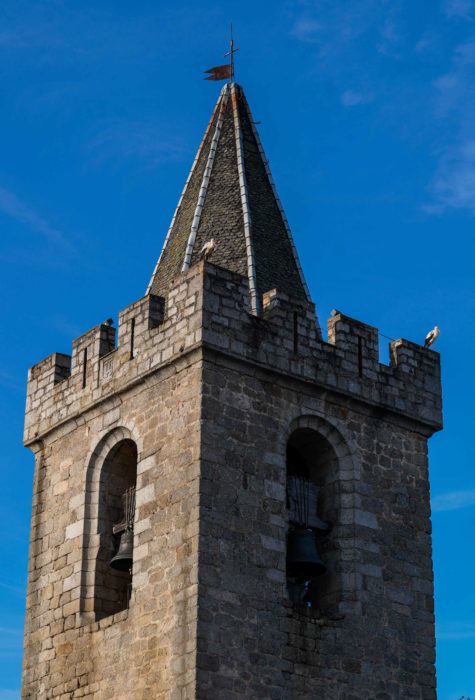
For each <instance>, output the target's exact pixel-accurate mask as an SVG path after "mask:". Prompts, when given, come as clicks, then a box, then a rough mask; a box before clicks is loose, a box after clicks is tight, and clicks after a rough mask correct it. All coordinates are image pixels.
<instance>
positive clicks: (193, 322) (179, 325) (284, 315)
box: [24, 262, 442, 444]
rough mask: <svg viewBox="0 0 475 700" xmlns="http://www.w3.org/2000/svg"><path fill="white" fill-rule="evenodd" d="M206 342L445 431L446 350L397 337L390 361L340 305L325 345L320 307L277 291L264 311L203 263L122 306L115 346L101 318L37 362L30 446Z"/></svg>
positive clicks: (228, 275)
mask: <svg viewBox="0 0 475 700" xmlns="http://www.w3.org/2000/svg"><path fill="white" fill-rule="evenodd" d="M200 344H202V345H203V346H204V347H205V348H206V347H207V348H213V349H215V350H217V351H220V352H223V353H227V354H230V355H232V356H234V357H237V358H240V359H242V360H245V361H247V362H253V363H257V364H258V365H260V366H267V367H268V368H269V369H272V370H274V371H280V372H283V373H285V374H287V375H290V376H293V377H295V378H300V379H301V380H303V381H305V382H310V383H312V384H316V385H318V386H321V388H322V389H326V390H331V391H333V392H337V393H340V394H341V393H342V394H345V395H346V396H348V397H349V398H352V399H354V400H357V401H363V402H365V403H367V404H370V405H373V406H374V407H375V408H376V407H377V409H378V410H379V411H381V410H385V409H386V410H388V411H394V412H396V413H398V414H402V415H405V416H407V417H409V418H411V419H413V420H417V421H419V423H420V424H421V426H425V430H426V431H427V430H428V431H429V432H433V431H434V430H438V429H440V428H441V425H442V405H441V386H440V363H439V355H438V353H436V352H434V351H433V350H429V349H425V348H423V347H422V346H419V345H417V344H415V343H411V342H409V341H407V340H403V339H399V340H395V341H393V342H392V343H391V344H390V365H389V366H388V365H384V364H382V363H380V362H379V351H378V348H379V337H378V330H377V329H376V328H374V327H372V326H369V325H367V324H364V323H361V322H360V321H356V320H354V319H352V318H349V317H348V316H345V315H343V314H341V313H339V312H334V315H333V316H332V317H331V318H330V320H329V322H328V342H325V341H323V340H322V339H321V337H320V333H319V330H318V326H317V325H316V323H315V310H314V307H313V305H311V304H307V303H305V302H302V301H301V300H296V299H292V298H291V297H289V296H288V295H286V294H283V293H279V291H278V290H275V289H274V290H269V291H268V292H267V293H266V294H264V297H263V312H262V315H261V316H259V317H257V316H255V315H253V314H252V313H251V311H250V308H249V294H248V282H247V279H246V278H245V277H243V276H241V275H238V274H236V273H233V272H230V271H228V270H224V269H223V268H219V267H216V266H213V265H211V264H209V263H204V262H202V263H200V264H197V265H195V266H193V267H192V268H191V269H190V270H189V271H188V272H186V273H184V274H182V275H179V276H178V277H177V278H176V279H175V280H174V281H173V283H172V286H171V288H170V292H169V295H168V297H167V299H166V301H165V300H164V299H163V298H161V297H157V296H154V295H147V296H145V297H143V298H142V299H139V300H138V301H136V302H134V303H133V304H131V305H130V306H128V307H126V308H125V309H124V310H122V311H121V312H120V314H119V327H118V344H117V347H116V346H115V329H114V328H113V327H111V326H110V325H107V324H101V325H98V326H96V327H95V328H93V329H92V330H90V331H88V332H87V333H85V334H84V335H82V336H80V337H79V338H77V339H76V340H75V341H74V342H73V353H72V358H70V357H69V356H68V355H64V354H60V353H54V354H53V355H50V356H49V357H47V358H46V359H45V360H43V361H42V362H40V363H39V364H37V365H35V366H34V367H32V368H31V370H30V372H29V380H28V395H27V410H26V421H25V436H24V439H25V443H26V444H30V443H32V442H34V441H35V440H37V439H38V438H39V437H41V435H42V434H44V433H45V432H48V431H49V430H51V429H52V428H54V427H55V426H57V425H58V424H60V423H62V422H63V421H64V420H67V419H69V418H72V417H75V416H76V415H79V413H81V412H83V411H84V410H85V409H86V408H87V407H88V406H90V405H93V404H95V403H97V402H99V401H100V400H102V399H103V398H106V397H108V396H111V395H113V394H117V393H120V392H121V391H122V390H125V389H127V387H128V386H129V385H130V384H131V383H133V382H136V381H140V380H141V379H143V378H144V377H146V376H147V375H148V374H149V373H150V372H151V371H154V370H156V369H158V368H159V367H161V366H164V365H167V364H169V363H170V362H171V361H173V360H174V359H176V358H177V357H178V356H180V355H182V354H183V353H186V352H187V351H189V350H191V349H193V348H195V347H196V346H197V345H200Z"/></svg>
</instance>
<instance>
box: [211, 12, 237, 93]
mask: <svg viewBox="0 0 475 700" xmlns="http://www.w3.org/2000/svg"><path fill="white" fill-rule="evenodd" d="M239 49H240V47H239V46H238V47H237V48H234V38H233V26H232V25H231V39H230V41H229V51H227V52H226V53H225V54H224V56H225V57H226V56H229V63H225V64H224V65H222V66H214V67H213V68H209V69H208V70H205V73H209V75H208V76H207V77H206V78H204V80H229V81H230V82H231V83H232V82H234V54H235V53H236V51H239Z"/></svg>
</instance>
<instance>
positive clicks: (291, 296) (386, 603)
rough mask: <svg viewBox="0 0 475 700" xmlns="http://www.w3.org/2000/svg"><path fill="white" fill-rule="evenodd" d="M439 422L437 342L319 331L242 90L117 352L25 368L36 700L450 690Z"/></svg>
mask: <svg viewBox="0 0 475 700" xmlns="http://www.w3.org/2000/svg"><path fill="white" fill-rule="evenodd" d="M212 239H213V242H214V248H213V250H212V252H211V253H210V254H209V256H208V257H207V259H204V258H205V256H203V255H202V253H201V251H202V248H203V245H204V244H205V243H206V242H209V241H211V240H212ZM440 428H441V389H440V369H439V357H438V355H437V353H435V352H433V351H431V350H426V349H424V348H422V347H420V346H419V345H415V344H414V343H411V342H408V341H407V340H397V341H394V342H392V343H391V346H390V364H389V366H387V365H384V364H380V363H379V360H378V331H377V329H375V328H373V327H372V326H368V325H366V324H364V323H361V322H359V321H355V320H354V319H352V318H349V317H347V316H344V315H343V314H341V313H336V312H335V313H334V315H333V316H332V317H331V319H330V321H329V323H328V341H325V340H323V338H322V335H321V332H320V328H319V326H318V323H317V320H316V316H315V309H314V306H313V305H312V303H311V301H310V298H309V294H308V290H307V287H306V284H305V281H304V278H303V274H302V270H301V267H300V264H299V261H298V256H297V253H296V250H295V247H294V245H293V242H292V238H291V235H290V230H289V227H288V224H287V220H286V218H285V215H284V213H283V210H282V207H281V204H280V202H279V199H278V197H277V194H276V191H275V188H274V184H273V181H272V178H271V175H270V171H269V168H268V164H267V160H266V158H265V156H264V153H263V150H262V147H261V144H260V141H259V137H258V135H257V133H256V130H255V126H254V122H253V120H252V118H251V115H250V112H249V108H248V105H247V102H246V99H245V97H244V94H243V90H242V88H241V87H239V86H238V85H236V84H234V83H231V84H228V85H226V86H225V87H224V88H223V90H222V92H221V94H220V97H219V100H218V103H217V105H216V108H215V110H214V112H213V115H212V117H211V120H210V122H209V125H208V128H207V130H206V133H205V135H204V138H203V141H202V143H201V146H200V148H199V150H198V153H197V156H196V158H195V161H194V163H193V166H192V169H191V172H190V175H189V177H188V180H187V182H186V185H185V188H184V190H183V194H182V196H181V199H180V201H179V203H178V207H177V210H176V212H175V215H174V217H173V220H172V223H171V226H170V229H169V232H168V235H167V237H166V240H165V244H164V247H163V251H162V254H161V256H160V259H159V261H158V263H157V266H156V268H155V271H154V273H153V276H152V280H151V282H150V285H149V288H148V290H147V293H146V295H145V296H144V297H143V298H141V299H139V300H138V301H136V302H135V303H133V304H131V305H130V306H128V307H127V308H125V309H124V310H123V311H121V312H120V314H119V323H118V339H117V343H116V340H115V329H114V328H113V327H111V326H110V325H107V324H101V325H98V326H96V327H95V328H93V329H92V330H90V331H88V332H87V333H85V334H84V335H82V336H81V337H79V338H77V339H76V340H75V341H74V342H73V348H72V356H71V357H70V356H68V355H62V354H58V353H55V354H53V355H51V356H49V357H47V358H46V359H45V360H43V361H42V362H40V363H39V364H37V365H35V366H34V367H33V368H32V369H31V370H30V373H29V381H28V399H27V410H26V424H25V444H26V445H27V446H28V447H30V448H31V449H32V450H33V452H34V453H35V457H36V465H35V483H34V500H33V516H32V527H31V550H30V567H29V583H28V598H27V618H26V631H25V656H24V676H23V698H24V700H26V699H27V698H28V699H29V700H46V699H47V698H58V700H66V699H67V700H71V699H72V698H87V699H94V700H107V699H109V698H110V699H114V700H149V699H150V700H155V699H160V700H194V699H195V698H199V699H200V700H242V699H248V700H259V699H261V698H262V699H265V700H267V699H269V700H273V699H275V700H298V699H304V700H316V699H318V700H371V699H373V698H374V699H375V700H393V699H394V700H396V699H398V700H399V699H400V700H403V699H405V698H407V699H409V698H411V699H414V700H431V699H433V698H435V697H436V691H435V671H434V616H433V581H432V560H431V525H430V505H429V481H428V463H427V439H428V438H429V437H430V436H431V435H432V433H433V432H434V431H436V430H439V429H440ZM134 500H135V508H134ZM126 535H127V537H126ZM132 543H133V544H132ZM302 547H303V548H304V549H305V556H300V555H299V554H298V552H297V550H299V548H300V550H299V551H300V554H301V553H302ZM125 549H127V552H126V554H125V555H124V559H123V560H121V563H123V561H127V565H126V566H125V567H123V568H124V570H117V569H115V568H112V567H111V566H110V561H111V558H112V557H113V556H114V555H115V554H116V553H117V551H118V550H120V553H123V551H125ZM296 552H297V553H296ZM299 556H300V558H299ZM119 558H120V557H119Z"/></svg>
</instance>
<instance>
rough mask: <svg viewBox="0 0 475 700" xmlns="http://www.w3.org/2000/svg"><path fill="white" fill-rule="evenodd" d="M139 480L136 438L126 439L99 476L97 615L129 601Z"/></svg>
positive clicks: (117, 447) (95, 586)
mask: <svg viewBox="0 0 475 700" xmlns="http://www.w3.org/2000/svg"><path fill="white" fill-rule="evenodd" d="M136 480H137V448H136V445H135V443H134V442H133V441H132V440H128V439H126V440H122V441H120V442H119V443H117V444H116V445H115V446H114V447H113V448H112V450H111V451H110V452H109V454H108V455H107V457H106V459H105V460H104V464H103V466H102V469H101V474H100V480H99V508H98V534H99V549H98V553H97V558H96V567H95V581H94V612H95V613H96V618H97V619H100V618H102V617H106V616H107V615H112V614H114V613H117V612H119V611H121V610H125V609H126V608H127V607H128V605H129V600H130V594H131V589H132V563H133V526H134V515H135V484H136Z"/></svg>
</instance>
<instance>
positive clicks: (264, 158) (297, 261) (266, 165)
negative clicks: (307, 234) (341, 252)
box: [242, 93, 312, 303]
mask: <svg viewBox="0 0 475 700" xmlns="http://www.w3.org/2000/svg"><path fill="white" fill-rule="evenodd" d="M242 97H243V103H244V108H245V109H246V112H247V116H248V117H249V123H250V125H251V129H252V133H253V135H254V138H255V140H256V144H257V148H258V149H259V153H260V154H261V158H262V162H263V164H264V168H265V171H266V174H267V178H268V180H269V184H270V186H271V189H272V193H273V195H274V198H275V201H276V202H277V206H278V208H279V212H280V215H281V217H282V221H283V223H284V228H285V231H286V233H287V237H288V239H289V243H290V247H291V249H292V253H293V255H294V259H295V264H296V266H297V270H298V273H299V276H300V281H301V283H302V286H303V288H304V291H305V294H306V297H307V301H308V302H310V303H312V299H311V297H310V292H309V289H308V287H307V282H306V280H305V277H304V275H303V270H302V266H301V264H300V259H299V256H298V252H297V248H296V246H295V243H294V239H293V236H292V231H291V230H290V225H289V222H288V219H287V216H286V215H285V211H284V208H283V206H282V202H281V201H280V197H279V195H278V194H277V188H276V186H275V182H274V178H273V177H272V173H271V170H270V167H269V161H268V159H267V156H266V154H265V151H264V147H263V145H262V142H261V139H260V137H259V132H258V131H257V129H256V126H255V124H254V121H253V119H252V114H251V110H250V108H249V104H248V102H247V99H246V96H245V95H244V93H243V95H242Z"/></svg>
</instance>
